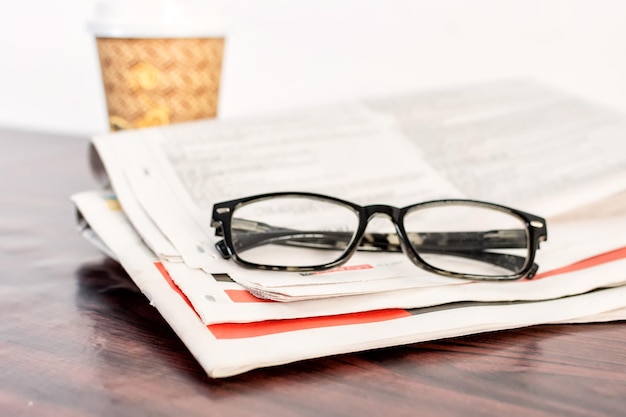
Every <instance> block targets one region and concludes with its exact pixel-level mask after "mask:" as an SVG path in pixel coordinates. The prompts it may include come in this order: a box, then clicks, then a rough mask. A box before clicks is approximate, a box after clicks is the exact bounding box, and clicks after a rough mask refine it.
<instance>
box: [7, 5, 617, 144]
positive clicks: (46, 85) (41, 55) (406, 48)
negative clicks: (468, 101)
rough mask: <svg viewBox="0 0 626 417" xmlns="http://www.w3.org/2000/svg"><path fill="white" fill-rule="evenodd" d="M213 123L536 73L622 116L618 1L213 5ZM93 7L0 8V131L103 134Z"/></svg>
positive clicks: (540, 77)
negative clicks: (221, 27)
mask: <svg viewBox="0 0 626 417" xmlns="http://www.w3.org/2000/svg"><path fill="white" fill-rule="evenodd" d="M219 4H220V6H221V9H222V11H223V12H224V13H225V14H226V15H227V16H228V17H229V18H230V20H231V21H232V23H233V24H234V25H233V27H232V30H231V32H230V35H229V37H228V40H227V52H226V56H225V64H224V74H223V84H222V93H221V104H220V117H227V116H234V115H242V114H250V113H257V112H266V111H272V110H276V109H284V108H289V107H293V106H302V105H310V104H319V103H324V102H329V101H336V100H341V99H351V98H357V97H366V96H372V95H379V94H385V93H394V92H400V91H406V90H424V89H432V88H437V87H440V86H452V85H456V84H460V83H467V82H474V81H482V80H494V79H500V78H508V77H533V78H536V79H539V80H541V81H544V82H547V83H549V84H552V85H554V86H557V87H561V88H565V89H567V90H569V91H571V92H574V93H577V94H581V95H583V96H586V97H588V98H591V99H593V100H596V101H599V102H601V103H604V104H606V105H609V106H611V107H614V108H616V109H618V110H621V111H622V112H626V2H624V1H622V0H221V1H219ZM92 11H93V1H92V0H14V1H9V0H0V126H4V127H17V128H24V129H30V130H42V131H50V132H60V133H73V134H79V135H90V134H94V133H99V132H103V131H105V130H106V129H107V124H106V109H105V104H104V97H103V93H102V91H101V82H100V78H99V77H100V75H99V66H98V61H97V55H96V49H95V42H94V40H93V38H92V35H91V34H90V33H89V31H88V30H87V21H88V19H89V17H90V16H91V14H92Z"/></svg>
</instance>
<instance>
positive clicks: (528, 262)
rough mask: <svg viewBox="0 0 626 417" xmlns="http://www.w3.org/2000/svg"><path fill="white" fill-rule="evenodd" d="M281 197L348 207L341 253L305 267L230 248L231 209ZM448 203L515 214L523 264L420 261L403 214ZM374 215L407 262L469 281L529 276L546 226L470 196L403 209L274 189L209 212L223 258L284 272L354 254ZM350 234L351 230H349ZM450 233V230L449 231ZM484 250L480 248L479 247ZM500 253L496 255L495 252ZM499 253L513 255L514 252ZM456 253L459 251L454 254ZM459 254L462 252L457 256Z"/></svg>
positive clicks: (539, 219)
mask: <svg viewBox="0 0 626 417" xmlns="http://www.w3.org/2000/svg"><path fill="white" fill-rule="evenodd" d="M282 197H296V198H310V199H317V200H321V201H327V202H331V203H335V204H339V205H343V206H347V207H350V208H351V209H352V210H354V212H355V213H356V214H357V217H358V222H359V224H358V227H357V230H356V231H355V232H354V233H353V236H352V240H351V241H350V243H349V244H348V247H347V248H346V249H345V250H344V252H343V254H342V255H341V256H340V257H339V258H338V259H336V260H334V261H333V262H329V263H326V264H323V265H309V266H283V265H262V264H256V263H252V262H249V261H246V260H245V259H242V258H241V257H240V256H239V255H238V254H237V251H236V250H235V249H234V248H235V245H234V241H233V234H232V223H233V222H232V215H233V213H235V211H236V210H237V209H238V208H239V207H241V206H243V205H246V204H249V203H252V202H259V201H263V200H269V199H273V198H282ZM450 205H468V206H474V207H482V208H487V209H492V210H497V211H501V212H504V213H507V214H510V215H512V216H514V217H517V218H518V219H520V220H521V221H522V223H523V224H524V225H525V231H524V232H525V235H526V236H525V237H526V239H527V242H528V245H527V249H528V256H527V257H526V258H525V262H524V265H523V266H522V267H521V268H520V269H519V270H518V271H517V272H515V273H513V274H509V275H495V276H483V275H476V274H465V273H459V272H453V271H448V270H444V269H440V268H437V267H435V266H433V265H430V264H429V263H428V262H426V261H424V259H422V257H421V256H420V254H419V252H418V251H417V250H416V249H415V248H414V247H413V245H412V244H411V243H410V240H409V233H407V231H406V229H405V227H404V217H405V216H406V214H407V213H409V212H411V211H412V210H414V209H416V208H424V207H436V206H450ZM377 214H383V215H386V216H388V217H389V218H390V219H391V221H392V223H393V225H394V228H395V230H396V234H397V236H398V238H399V243H400V247H401V250H402V252H404V253H405V254H406V255H407V256H408V257H409V259H411V261H412V262H413V263H414V264H415V265H417V266H418V267H419V268H421V269H423V270H426V271H429V272H432V273H435V274H438V275H442V276H447V277H451V278H462V279H469V280H491V281H510V280H517V279H520V278H532V277H533V276H534V275H535V273H536V271H537V269H538V265H537V264H535V263H534V259H535V255H536V251H537V249H539V245H540V242H542V241H546V240H547V225H546V220H545V219H544V218H542V217H539V216H536V215H534V214H530V213H526V212H524V211H521V210H517V209H514V208H511V207H506V206H503V205H499V204H495V203H489V202H484V201H478V200H470V199H444V200H431V201H425V202H422V203H417V204H412V205H409V206H406V207H403V208H398V207H394V206H390V205H383V204H375V205H368V206H360V205H358V204H355V203H352V202H350V201H346V200H342V199H339V198H336V197H332V196H327V195H323V194H316V193H308V192H297V191H296V192H275V193H268V194H259V195H254V196H248V197H244V198H239V199H234V200H230V201H224V202H221V203H216V204H215V205H214V206H213V214H212V221H211V226H212V227H214V228H215V229H216V231H215V234H216V236H222V237H223V238H224V239H223V240H220V241H218V242H217V243H216V244H215V246H216V249H217V250H218V252H219V253H220V254H221V255H222V257H223V258H224V259H231V258H232V259H233V260H234V261H235V262H236V263H237V264H239V265H241V266H243V267H246V268H251V269H260V270H271V271H287V272H315V271H325V270H329V269H332V268H335V267H338V266H341V265H343V264H345V263H346V262H347V261H348V260H349V259H350V258H351V257H352V255H354V253H355V252H356V251H357V250H358V249H359V247H360V245H361V244H362V240H363V239H364V237H365V236H366V233H365V230H366V228H367V225H368V224H369V221H370V220H371V219H372V218H373V217H374V216H375V215H377ZM351 233H352V232H351ZM452 233H454V232H452ZM483 249H484V248H483ZM498 255H500V254H498ZM501 255H502V256H509V257H515V256H514V255H505V254H501ZM457 256H459V254H457ZM461 256H462V255H461Z"/></svg>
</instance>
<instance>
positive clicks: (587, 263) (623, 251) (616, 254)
mask: <svg viewBox="0 0 626 417" xmlns="http://www.w3.org/2000/svg"><path fill="white" fill-rule="evenodd" d="M622 258H626V246H624V247H623V248H619V249H615V250H612V251H609V252H604V253H601V254H599V255H596V256H592V257H590V258H586V259H583V260H581V261H578V262H574V263H573V264H570V265H567V266H564V267H562V268H557V269H553V270H551V271H546V272H544V273H542V274H537V275H535V278H534V279H541V278H546V277H550V276H552V275H558V274H565V273H567V272H574V271H579V270H581V269H586V268H591V267H594V266H598V265H601V264H605V263H609V262H613V261H617V260H619V259H622Z"/></svg>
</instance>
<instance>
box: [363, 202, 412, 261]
mask: <svg viewBox="0 0 626 417" xmlns="http://www.w3.org/2000/svg"><path fill="white" fill-rule="evenodd" d="M363 210H364V212H365V226H364V230H365V229H367V225H368V224H369V222H370V220H372V218H374V217H375V216H376V215H378V214H382V215H384V216H385V217H387V218H389V220H391V223H392V224H393V226H394V229H395V231H396V236H397V239H398V241H397V242H394V245H398V244H399V246H400V249H401V250H402V252H403V253H404V254H405V255H407V256H408V257H409V259H410V260H411V261H412V262H413V263H415V264H417V265H422V264H423V262H421V261H420V260H419V258H418V257H417V256H416V254H415V252H414V250H413V249H412V248H411V247H410V244H409V242H408V237H407V236H406V232H405V231H404V226H403V225H402V210H401V209H399V208H398V207H394V206H389V205H385V204H375V205H370V206H365V207H363Z"/></svg>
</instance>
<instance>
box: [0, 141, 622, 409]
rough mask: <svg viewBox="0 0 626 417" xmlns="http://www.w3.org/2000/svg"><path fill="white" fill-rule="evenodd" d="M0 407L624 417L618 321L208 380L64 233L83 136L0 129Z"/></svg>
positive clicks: (78, 181)
mask: <svg viewBox="0 0 626 417" xmlns="http://www.w3.org/2000/svg"><path fill="white" fill-rule="evenodd" d="M0 149H1V151H0V170H1V171H0V174H1V175H0V202H1V205H0V207H1V208H0V210H1V211H0V266H1V269H0V313H1V316H0V317H1V319H0V415H2V416H144V415H145V416H207V415H211V416H258V415H271V416H277V417H278V416H434V415H438V416H455V415H463V416H465V415H485V416H498V417H502V416H528V415H536V416H574V417H575V416H581V417H582V416H623V415H626V323H623V322H621V323H612V324H584V325H559V326H556V325H551V326H538V327H532V328H525V329H520V330H514V331H503V332H494V333H486V334H480V335H475V336H470V337H462V338H455V339H449V340H443V341H435V342H430V343H420V344H414V345H409V346H404V347H397V348H390V349H383V350H376V351H370V352H364V353H357V354H350V355H342V356H336V357H330V358H323V359H318V360H310V361H304V362H300V363H295V364H291V365H285V366H280V367H275V368H268V369H261V370H257V371H253V372H249V373H247V374H244V375H240V376H237V377H233V378H229V379H223V380H211V379H209V378H207V377H206V376H205V375H204V373H203V371H202V369H201V368H200V366H199V365H198V364H197V363H196V361H195V360H194V358H193V357H192V356H191V355H190V353H189V352H188V351H187V349H186V348H185V346H184V345H183V344H182V343H181V341H180V340H179V339H178V338H177V337H176V335H175V334H174V333H173V332H172V331H171V330H170V329H169V328H168V326H167V325H166V324H165V322H164V321H163V320H162V319H161V318H160V316H159V315H158V313H157V312H156V311H155V310H154V309H153V308H152V307H150V306H149V305H148V302H147V300H146V299H145V298H144V297H143V296H142V295H141V294H138V293H137V291H136V289H135V287H134V286H133V285H132V283H131V282H130V281H129V279H128V278H127V276H126V275H125V273H124V271H123V270H121V269H120V268H119V267H118V266H117V265H116V264H115V263H113V262H111V261H107V260H106V259H105V258H104V257H103V256H101V255H100V254H99V253H98V252H96V250H95V249H92V248H91V247H90V246H89V245H88V244H87V243H86V242H84V241H83V240H82V239H81V238H80V237H79V236H78V235H77V232H76V230H75V223H74V211H73V208H72V206H71V204H70V202H69V199H68V197H69V195H70V194H71V193H73V192H77V191H81V190H85V189H88V188H92V187H95V183H94V181H92V179H91V177H90V173H89V169H88V167H87V139H86V138H72V137H64V136H53V135H47V134H36V133H28V132H26V133H24V132H18V131H11V130H0Z"/></svg>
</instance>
